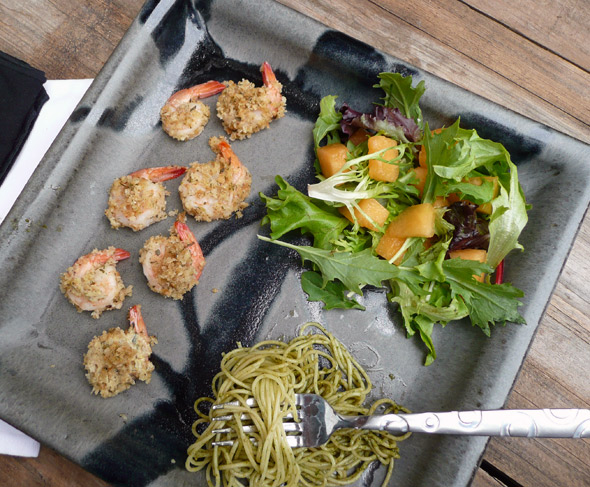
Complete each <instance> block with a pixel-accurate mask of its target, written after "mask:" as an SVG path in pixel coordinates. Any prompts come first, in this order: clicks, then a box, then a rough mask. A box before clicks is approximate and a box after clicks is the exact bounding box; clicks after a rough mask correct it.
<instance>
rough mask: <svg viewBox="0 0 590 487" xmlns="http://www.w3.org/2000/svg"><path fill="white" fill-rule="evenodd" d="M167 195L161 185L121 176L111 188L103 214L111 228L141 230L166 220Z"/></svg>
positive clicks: (147, 180)
mask: <svg viewBox="0 0 590 487" xmlns="http://www.w3.org/2000/svg"><path fill="white" fill-rule="evenodd" d="M169 195H170V193H169V192H168V191H167V190H166V188H165V187H164V185H163V184H162V183H159V182H153V181H150V180H149V179H146V178H139V177H133V176H123V177H122V178H118V179H116V180H115V181H114V182H113V185H112V186H111V191H110V194H109V203H108V208H107V209H106V211H105V215H106V216H107V218H108V219H109V221H110V222H111V226H112V227H113V228H121V227H129V228H131V229H133V231H138V230H142V229H143V228H145V227H146V226H148V225H151V224H152V223H155V222H159V221H161V220H164V219H165V218H166V216H167V214H166V196H169Z"/></svg>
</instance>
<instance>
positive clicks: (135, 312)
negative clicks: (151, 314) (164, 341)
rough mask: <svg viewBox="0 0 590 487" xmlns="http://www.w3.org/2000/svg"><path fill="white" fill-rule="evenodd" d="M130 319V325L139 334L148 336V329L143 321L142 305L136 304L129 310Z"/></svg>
mask: <svg viewBox="0 0 590 487" xmlns="http://www.w3.org/2000/svg"><path fill="white" fill-rule="evenodd" d="M128 318H129V323H130V324H131V325H132V326H133V328H135V331H136V332H137V334H139V335H143V336H145V337H147V336H148V332H147V327H146V326H145V321H143V316H142V315H141V304H136V305H135V306H132V307H131V308H129V317H128Z"/></svg>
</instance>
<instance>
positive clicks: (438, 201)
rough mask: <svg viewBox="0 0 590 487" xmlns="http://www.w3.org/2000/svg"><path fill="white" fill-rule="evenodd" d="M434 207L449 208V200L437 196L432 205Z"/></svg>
mask: <svg viewBox="0 0 590 487" xmlns="http://www.w3.org/2000/svg"><path fill="white" fill-rule="evenodd" d="M432 206H434V207H435V208H446V207H447V206H449V200H447V199H446V198H445V197H443V196H437V197H436V198H435V199H434V203H432Z"/></svg>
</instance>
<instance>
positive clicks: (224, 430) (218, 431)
mask: <svg viewBox="0 0 590 487" xmlns="http://www.w3.org/2000/svg"><path fill="white" fill-rule="evenodd" d="M233 431H234V429H233V428H231V427H228V428H219V429H216V430H213V431H212V433H213V434H224V433H225V434H229V433H232V432H233ZM242 431H243V432H244V433H246V434H250V433H256V432H257V431H258V429H257V428H256V426H254V425H253V424H247V425H244V426H242Z"/></svg>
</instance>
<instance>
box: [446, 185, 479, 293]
mask: <svg viewBox="0 0 590 487" xmlns="http://www.w3.org/2000/svg"><path fill="white" fill-rule="evenodd" d="M480 184H481V183H480ZM449 257H450V258H451V259H463V260H476V261H478V262H481V263H484V262H485V261H486V259H487V257H488V253H487V252H486V251H485V250H482V249H461V250H452V251H450V252H449ZM473 278H474V279H475V280H476V281H479V282H483V279H484V275H483V274H480V275H479V276H475V275H474V276H473Z"/></svg>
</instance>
